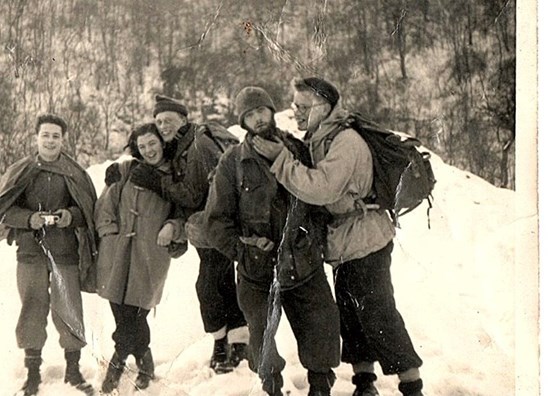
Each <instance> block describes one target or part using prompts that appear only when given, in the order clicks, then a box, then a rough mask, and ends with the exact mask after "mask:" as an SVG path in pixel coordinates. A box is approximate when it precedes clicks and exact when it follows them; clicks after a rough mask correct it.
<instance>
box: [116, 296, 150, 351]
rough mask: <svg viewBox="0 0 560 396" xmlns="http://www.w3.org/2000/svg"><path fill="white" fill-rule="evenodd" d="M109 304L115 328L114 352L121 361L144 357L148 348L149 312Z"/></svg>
mask: <svg viewBox="0 0 560 396" xmlns="http://www.w3.org/2000/svg"><path fill="white" fill-rule="evenodd" d="M110 304H111V311H113V317H114V318H115V324H116V325H117V328H116V329H115V332H114V333H113V341H115V351H116V352H117V354H118V355H119V357H120V358H121V359H126V358H127V357H128V356H129V355H134V357H136V358H137V359H141V358H142V357H144V355H145V354H146V352H147V351H148V348H149V346H150V326H149V325H148V313H149V312H150V311H149V310H146V309H143V308H140V307H135V306H132V305H126V304H115V303H113V302H112V303H110Z"/></svg>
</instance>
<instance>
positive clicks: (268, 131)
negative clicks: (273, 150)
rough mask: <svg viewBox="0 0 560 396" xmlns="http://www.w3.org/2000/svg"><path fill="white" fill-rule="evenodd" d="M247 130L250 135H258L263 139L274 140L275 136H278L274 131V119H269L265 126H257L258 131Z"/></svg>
mask: <svg viewBox="0 0 560 396" xmlns="http://www.w3.org/2000/svg"><path fill="white" fill-rule="evenodd" d="M248 131H249V134H250V135H252V136H260V137H262V138H263V139H267V140H271V141H275V140H276V139H275V137H276V136H278V133H277V131H276V122H275V121H274V120H272V121H270V122H269V123H268V125H266V126H264V125H263V126H262V127H261V128H259V130H258V131H255V130H252V129H248Z"/></svg>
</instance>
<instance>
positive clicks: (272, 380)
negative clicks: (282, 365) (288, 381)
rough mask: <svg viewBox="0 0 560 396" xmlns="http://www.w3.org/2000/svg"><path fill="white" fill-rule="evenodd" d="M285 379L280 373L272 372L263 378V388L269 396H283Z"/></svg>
mask: <svg viewBox="0 0 560 396" xmlns="http://www.w3.org/2000/svg"><path fill="white" fill-rule="evenodd" d="M283 385H284V379H283V378H282V374H280V373H272V374H271V375H269V376H266V377H265V378H263V380H262V389H263V391H265V392H266V394H267V395H269V396H282V386H283Z"/></svg>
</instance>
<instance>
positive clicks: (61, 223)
mask: <svg viewBox="0 0 560 396" xmlns="http://www.w3.org/2000/svg"><path fill="white" fill-rule="evenodd" d="M53 214H54V215H57V216H58V220H57V221H56V222H55V224H56V226H57V227H58V228H66V227H68V226H69V225H70V223H72V213H71V212H70V211H69V210H68V209H58V210H57V211H56V212H54V213H53Z"/></svg>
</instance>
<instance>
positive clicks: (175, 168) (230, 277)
mask: <svg viewBox="0 0 560 396" xmlns="http://www.w3.org/2000/svg"><path fill="white" fill-rule="evenodd" d="M188 114H189V113H188V110H187V107H186V106H185V105H184V104H183V103H181V102H179V101H178V100H175V99H173V98H169V97H167V96H164V95H156V97H155V105H154V109H153V117H154V120H155V125H156V127H157V129H158V131H159V134H160V136H161V137H162V139H163V141H164V143H165V146H164V152H163V155H164V157H165V159H168V160H170V163H171V174H170V175H161V174H160V173H158V172H157V171H156V170H155V169H154V167H152V166H149V165H147V164H140V165H138V166H136V167H135V168H134V169H133V170H132V171H131V172H130V180H131V181H132V183H134V184H136V185H137V186H140V187H144V188H147V189H149V190H151V191H153V192H155V193H156V194H158V195H160V196H161V197H162V198H164V199H165V200H167V201H169V202H173V203H175V204H176V205H179V206H180V207H181V209H182V210H183V212H184V213H185V218H186V219H188V218H189V217H190V216H191V215H192V214H194V213H195V212H199V211H201V210H203V209H204V206H205V204H206V199H207V197H208V188H209V181H208V177H209V175H210V173H211V172H212V171H213V170H214V168H215V167H216V165H217V164H218V160H219V158H220V157H221V155H222V153H223V152H224V151H225V149H226V148H227V147H229V146H231V145H234V144H237V143H238V140H237V138H236V137H235V136H233V135H232V134H231V133H229V132H228V131H227V130H226V129H225V128H224V127H223V126H221V125H219V124H215V123H208V124H197V123H194V122H190V121H189V119H188ZM110 169H111V167H109V169H108V173H112V171H110ZM112 169H114V168H112ZM118 177H120V176H118ZM112 178H113V177H112V176H106V182H107V183H108V184H109V183H110V182H111V180H110V179H112ZM196 250H197V253H198V256H199V257H200V267H199V268H200V269H199V274H198V279H197V282H196V291H197V296H198V299H199V303H200V312H201V316H202V322H203V325H204V330H205V331H206V332H207V333H210V334H212V336H213V337H214V349H213V352H212V356H211V357H210V367H211V368H212V369H213V370H214V371H215V372H216V373H219V374H222V373H228V372H231V371H232V370H233V369H234V368H235V367H236V366H238V365H239V362H240V360H242V359H244V358H245V353H246V352H245V349H246V345H247V342H248V337H249V332H248V329H247V325H246V321H245V318H244V317H243V314H242V312H241V310H240V309H239V306H238V304H237V298H236V296H235V293H236V291H235V278H234V277H235V275H234V268H233V262H231V261H230V260H229V259H228V258H227V257H225V256H224V255H222V254H221V253H220V252H218V251H217V250H215V249H211V248H204V247H197V249H196Z"/></svg>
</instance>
